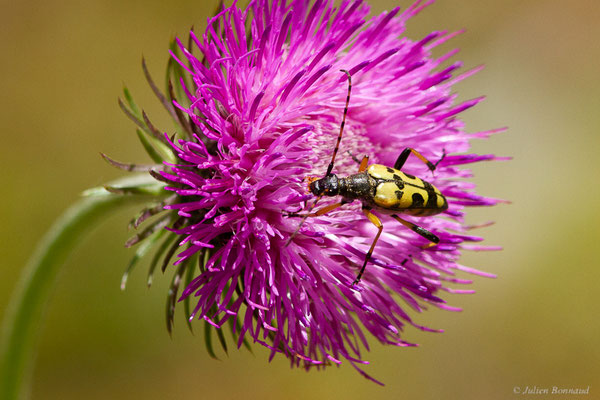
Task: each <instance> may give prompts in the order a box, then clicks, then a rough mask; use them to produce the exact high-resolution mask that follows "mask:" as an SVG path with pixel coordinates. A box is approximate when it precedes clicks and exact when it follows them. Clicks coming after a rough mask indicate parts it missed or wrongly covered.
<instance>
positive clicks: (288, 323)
mask: <svg viewBox="0 0 600 400" xmlns="http://www.w3.org/2000/svg"><path fill="white" fill-rule="evenodd" d="M431 2H432V1H417V2H416V3H414V4H413V5H412V6H410V7H408V8H407V9H406V10H403V11H402V10H400V8H399V7H398V8H395V9H393V10H392V11H390V12H387V13H383V14H381V15H379V16H375V17H372V18H368V17H367V14H368V12H369V8H368V6H367V4H366V3H365V2H364V1H361V0H356V1H343V2H342V4H341V5H340V7H339V8H338V9H335V8H334V6H333V1H325V0H317V1H315V2H312V4H311V2H309V1H308V0H294V1H291V2H290V4H287V2H286V1H282V0H272V1H267V0H252V1H250V4H249V5H248V7H247V8H245V9H240V8H238V6H237V5H236V4H235V3H234V4H233V5H232V6H231V7H229V8H224V9H223V10H222V11H220V12H219V13H218V14H217V15H216V16H215V17H213V18H211V19H210V20H209V21H208V25H207V29H206V32H205V33H204V34H203V35H202V37H198V36H196V35H195V34H194V32H192V33H191V34H190V39H191V40H190V43H189V44H188V45H187V46H186V45H184V44H182V43H181V42H179V41H178V49H177V48H173V49H172V55H173V57H174V58H175V59H177V61H178V62H179V64H180V65H181V67H182V68H184V69H185V72H182V73H181V76H180V82H179V83H180V84H181V87H182V88H183V90H184V92H185V96H184V97H181V96H180V97H179V98H178V99H177V100H176V101H175V102H174V104H175V108H171V109H170V110H171V113H172V114H177V115H178V116H179V121H181V123H182V126H183V128H184V129H183V130H184V132H187V134H185V135H184V136H183V138H179V139H177V138H175V137H173V138H168V137H167V139H168V140H167V141H165V142H166V143H168V145H169V146H170V147H171V150H172V151H173V153H174V155H175V156H176V157H175V161H174V162H167V163H165V167H164V169H163V170H162V171H161V172H160V174H158V173H156V172H153V176H154V177H155V178H157V179H159V180H161V181H163V182H167V186H166V187H165V189H166V190H167V191H170V192H173V193H174V194H175V196H172V197H171V198H170V200H169V201H166V202H165V203H162V204H161V207H162V206H164V208H165V209H166V210H172V211H171V212H170V214H169V215H170V216H171V219H167V220H165V222H163V225H165V224H166V223H167V222H170V223H171V225H170V227H169V228H168V229H169V230H170V231H171V232H173V233H174V234H175V236H177V239H176V242H175V245H174V247H173V248H172V249H173V250H172V252H171V254H173V253H174V252H175V250H176V249H177V248H178V247H183V248H184V249H183V250H182V251H180V252H179V254H178V258H179V259H178V260H177V261H176V262H175V264H176V265H180V266H184V265H187V264H186V263H188V262H189V261H190V260H191V259H192V258H194V257H199V256H201V257H200V267H201V273H200V274H199V275H198V276H196V277H193V276H192V274H193V273H194V272H191V271H193V268H189V269H188V276H189V279H188V281H189V282H187V287H186V288H185V289H184V290H183V293H182V295H181V299H185V301H187V302H189V300H190V298H193V299H194V301H196V305H195V307H194V308H193V309H191V310H189V311H190V312H189V317H190V318H191V319H192V318H197V319H203V320H205V321H207V322H208V323H209V324H211V325H212V326H214V327H217V328H221V327H222V326H223V325H224V324H225V323H226V322H228V321H229V322H232V321H233V322H234V323H232V325H231V326H232V330H233V332H234V335H235V336H236V338H238V346H241V345H242V343H243V341H244V340H246V339H250V340H251V341H254V342H258V343H260V344H262V345H264V346H265V347H267V348H269V349H270V350H271V352H272V354H271V357H273V356H274V355H275V354H276V353H282V354H284V355H285V356H286V357H289V359H290V361H291V364H292V365H293V366H304V367H307V368H308V367H310V366H314V365H316V366H320V365H327V364H331V363H335V364H341V363H342V361H343V360H346V361H348V362H349V363H350V364H352V365H353V366H354V367H356V368H357V370H359V371H360V372H361V373H362V374H363V375H365V376H367V377H369V376H368V375H366V374H365V373H364V372H363V371H362V370H361V369H360V368H359V367H358V365H360V364H366V362H365V361H364V360H363V359H362V354H361V343H362V346H364V347H365V348H366V349H368V343H367V340H366V337H365V331H368V332H369V333H371V334H372V335H373V336H374V337H375V338H376V339H377V340H379V341H380V342H381V343H385V344H392V345H396V346H413V344H411V343H408V342H406V341H404V340H402V338H401V332H402V331H403V330H404V327H405V326H406V325H412V326H414V327H417V328H418V329H422V330H426V331H433V330H432V329H429V328H426V327H423V326H420V325H418V324H416V323H415V322H414V321H413V319H412V318H411V317H410V316H409V315H408V313H407V312H406V311H405V310H404V309H403V307H402V306H401V304H400V299H401V300H403V301H404V302H406V303H407V304H408V305H410V307H411V308H412V309H413V310H416V311H421V310H422V309H423V308H424V305H425V304H432V305H435V306H437V307H440V308H446V309H453V308H452V307H450V306H448V305H446V303H445V301H444V300H443V299H442V298H440V296H439V292H440V291H449V292H468V291H466V290H465V291H460V290H453V289H449V288H447V287H445V284H446V283H469V281H467V280H461V279H457V278H455V272H456V271H457V270H461V271H467V272H470V273H475V274H480V275H485V276H490V275H489V274H484V273H481V272H478V271H476V270H474V269H471V268H467V267H464V266H462V265H460V264H458V263H457V260H458V259H459V256H460V252H461V250H462V249H475V250H477V249H485V247H483V246H479V245H469V244H468V243H470V242H479V241H480V240H482V239H481V238H479V237H476V236H472V235H469V234H467V233H466V230H467V227H466V226H465V225H464V224H463V215H464V211H465V207H466V206H489V205H494V204H496V203H498V202H499V201H498V200H495V199H490V198H487V197H483V196H480V195H477V194H475V193H474V191H473V189H474V185H473V184H472V183H470V182H468V181H466V180H465V179H464V178H469V177H470V176H471V173H470V172H469V171H468V170H466V169H459V166H461V165H464V164H469V163H473V162H478V161H484V160H493V159H496V157H494V156H493V155H483V156H481V155H475V154H464V153H466V152H468V150H469V141H470V140H471V139H473V138H484V137H487V136H488V135H490V134H492V133H495V132H498V131H499V130H496V131H487V132H479V133H475V134H467V133H466V132H465V130H464V124H463V122H462V121H461V120H460V119H458V118H457V116H458V114H459V113H460V112H462V111H464V110H466V109H468V108H470V107H472V106H474V105H476V104H477V103H478V102H479V101H481V100H482V98H476V99H473V100H470V101H466V102H464V103H460V104H456V101H455V98H456V94H453V93H452V92H451V89H452V85H453V84H455V83H456V82H458V81H460V80H462V79H464V78H466V77H468V76H470V75H472V74H474V73H475V72H477V70H478V69H479V68H475V69H473V70H470V71H467V72H463V73H462V74H460V75H457V76H454V75H453V74H454V73H455V71H456V70H457V69H458V68H459V67H460V66H461V64H460V63H459V62H455V63H453V64H450V65H449V66H445V64H446V62H447V60H448V59H449V58H450V57H451V56H453V55H454V54H455V53H456V51H451V52H449V53H448V54H445V55H443V56H441V57H438V58H434V57H433V56H432V54H431V52H432V49H433V48H434V47H436V46H438V45H440V44H442V43H444V42H446V41H447V40H449V39H450V38H452V37H453V36H455V33H446V32H433V33H431V34H429V35H427V36H426V37H424V38H422V39H420V40H418V41H413V40H410V39H408V38H405V37H402V34H403V32H404V29H405V23H406V22H407V20H408V19H409V18H411V17H413V16H415V15H416V14H417V13H419V12H420V11H421V10H422V9H423V8H424V7H425V6H427V5H428V4H430V3H431ZM181 54H183V55H181ZM342 69H344V70H348V71H349V73H350V75H351V76H352V83H353V86H352V95H351V100H350V106H349V109H348V113H347V119H346V124H345V128H344V129H345V130H344V136H343V139H342V141H341V145H340V149H339V154H338V156H337V158H336V163H335V167H334V169H333V172H334V173H335V174H337V175H339V176H346V175H351V174H354V173H356V172H357V169H358V166H357V164H356V162H355V161H354V160H353V158H352V156H351V154H353V155H356V156H358V157H362V156H363V155H369V156H370V162H371V163H377V164H383V165H388V166H393V165H394V161H395V159H396V157H398V155H399V154H400V152H401V151H402V150H403V149H404V148H407V147H410V148H414V149H416V150H417V151H419V152H420V153H421V154H422V155H423V156H425V157H426V158H427V159H429V160H432V161H433V162H435V161H437V160H440V159H441V158H442V155H443V154H444V153H446V154H447V156H446V157H445V158H443V160H441V162H440V163H439V165H438V166H437V169H436V170H435V173H434V174H433V173H431V171H429V169H428V167H427V166H426V165H425V164H424V163H422V162H421V161H420V160H419V159H418V158H416V157H414V156H412V157H409V158H408V161H407V162H406V164H405V165H404V167H403V168H402V170H403V171H404V172H406V173H409V174H412V175H416V176H419V177H421V178H423V179H425V180H427V181H428V182H431V183H432V184H434V185H435V186H436V187H437V188H439V190H440V191H441V192H442V193H443V195H444V196H445V197H446V198H447V200H448V209H447V210H446V211H445V212H443V213H442V214H440V215H438V216H430V217H418V218H417V217H410V216H408V217H406V219H407V220H409V221H411V222H414V223H415V224H418V225H419V226H421V227H423V228H425V229H427V230H428V231H430V232H432V233H433V234H435V235H436V236H437V237H439V239H440V242H439V244H437V245H436V246H433V247H430V248H427V249H424V248H423V247H424V245H426V244H427V243H428V242H427V240H426V239H424V238H423V237H421V236H419V235H417V234H416V233H415V232H413V231H411V230H410V229H407V228H406V227H404V226H403V225H401V224H399V223H398V222H397V221H395V220H394V219H391V218H389V217H387V216H386V215H384V214H381V213H378V210H377V209H375V210H374V212H375V213H376V214H377V215H379V216H380V217H381V220H382V223H383V225H384V229H383V234H382V235H381V237H380V239H379V241H378V242H377V245H376V247H375V250H374V253H373V256H372V257H371V259H370V260H369V263H368V265H367V267H366V271H365V273H364V275H363V277H362V280H361V281H360V283H359V284H357V285H352V283H353V281H354V280H355V279H356V276H357V274H358V271H359V270H360V267H361V266H362V264H363V262H364V259H365V254H366V253H367V251H368V250H369V247H370V246H371V243H372V242H373V238H374V236H375V234H376V232H377V229H376V227H375V226H373V224H372V223H370V222H369V220H368V219H366V218H365V216H364V215H363V213H362V212H361V204H360V202H359V201H356V202H354V203H351V204H347V205H344V206H343V207H341V208H338V209H336V210H334V211H331V212H329V213H327V214H325V215H322V216H319V217H315V218H308V219H306V221H305V223H304V224H303V225H302V229H301V230H300V232H299V233H298V234H297V235H295V236H294V237H293V239H292V240H291V241H290V243H289V245H286V242H288V240H290V238H291V236H292V234H293V233H294V232H295V231H296V229H297V228H298V226H299V223H300V218H295V217H293V214H294V213H297V212H302V210H304V212H306V210H307V209H308V208H309V207H310V205H311V204H312V203H313V202H314V199H315V196H314V195H312V194H311V193H308V192H307V185H306V177H309V176H315V177H322V176H324V175H325V171H326V169H327V165H328V163H329V161H330V160H331V156H332V152H333V150H334V147H335V145H336V139H337V136H338V132H339V129H340V123H341V119H342V115H343V111H344V108H345V104H346V94H347V90H348V83H347V77H346V75H345V74H344V73H342V72H340V70H342ZM171 94H173V90H171ZM171 98H176V97H175V96H171ZM169 107H170V104H167V108H169ZM182 115H185V116H186V117H185V118H182ZM144 119H145V121H146V122H147V123H148V124H149V121H147V119H146V117H145V116H144ZM457 153H462V154H457ZM337 201H339V200H338V199H336V198H325V197H324V198H323V199H322V200H321V201H320V202H319V205H320V206H319V207H318V208H320V207H323V206H326V205H328V204H333V203H336V202H337ZM156 212H158V210H156ZM146 214H149V213H148V212H146ZM290 214H291V215H292V216H290ZM138 236H139V235H138ZM142 236H143V235H142ZM165 243H166V242H165ZM167 247H168V244H167V243H166V244H164V246H163V248H164V249H166V248H167ZM164 249H163V250H164ZM167 260H168V258H167ZM167 262H168V261H167ZM184 270H185V268H183V269H181V268H180V269H179V270H178V272H177V274H176V278H177V279H179V280H178V281H177V285H178V284H179V281H180V280H181V279H182V275H183V271H184ZM175 292H176V290H175ZM235 322H237V324H236V323H235ZM369 378H370V377H369ZM371 379H372V378H371Z"/></svg>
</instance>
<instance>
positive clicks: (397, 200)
mask: <svg viewBox="0 0 600 400" xmlns="http://www.w3.org/2000/svg"><path fill="white" fill-rule="evenodd" d="M367 174H368V175H369V176H370V177H371V178H373V179H375V181H376V186H375V192H374V194H373V198H372V201H373V204H374V205H375V206H377V207H379V208H381V209H383V210H389V211H393V212H401V213H404V214H409V215H415V216H428V215H435V214H439V213H441V212H442V211H444V210H446V209H447V208H448V202H447V201H446V198H445V197H444V195H442V193H441V192H440V191H439V189H438V188H436V187H435V186H433V185H432V184H431V183H429V182H427V181H424V180H422V179H420V178H417V177H415V176H412V175H410V174H406V173H404V172H402V171H399V170H397V169H394V168H390V167H386V166H384V165H379V164H373V165H371V166H369V168H368V169H367Z"/></svg>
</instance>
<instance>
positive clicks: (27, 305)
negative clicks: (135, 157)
mask: <svg viewBox="0 0 600 400" xmlns="http://www.w3.org/2000/svg"><path fill="white" fill-rule="evenodd" d="M148 198H149V196H147V195H143V196H133V195H132V196H123V195H113V194H108V193H107V194H104V195H103V194H99V195H94V196H91V197H85V198H83V199H82V200H80V201H79V202H77V203H76V204H75V205H73V206H72V207H71V208H69V209H68V210H67V211H66V212H65V213H64V214H63V215H62V216H61V217H60V218H59V219H58V220H57V221H56V222H55V223H54V225H53V226H52V227H51V228H50V230H49V231H48V232H47V233H46V235H45V236H44V238H43V239H42V241H41V242H40V243H39V245H38V247H37V249H36V250H35V252H34V253H33V255H32V256H31V258H30V259H29V263H28V264H27V266H26V268H25V269H24V270H23V272H22V275H21V278H20V281H19V283H18V285H17V288H16V290H15V293H14V294H13V296H12V299H11V301H10V303H9V304H8V307H7V310H6V313H5V317H4V321H3V327H2V336H1V337H0V399H3V400H17V399H23V398H26V397H28V395H29V391H28V390H24V388H25V387H27V386H28V385H27V383H28V382H29V380H30V376H31V372H32V366H33V362H32V360H33V356H34V355H35V347H36V346H35V345H36V342H37V336H38V334H39V331H40V327H41V322H42V313H43V311H44V308H45V305H46V303H47V302H48V296H49V294H50V293H51V289H52V287H53V286H54V283H55V281H56V276H57V274H58V271H59V270H60V269H61V267H62V266H63V264H64V262H65V260H66V258H67V256H68V255H69V253H70V252H71V251H72V250H73V248H74V247H75V245H76V244H77V243H79V242H80V241H81V239H82V235H83V234H84V233H87V232H89V231H91V230H92V228H93V227H94V226H95V225H96V224H97V223H98V222H100V221H101V220H103V219H104V218H105V217H106V216H107V215H108V214H109V213H111V212H113V211H114V210H115V208H117V207H120V206H124V205H128V204H132V203H138V202H142V201H148ZM26 385H27V386H26Z"/></svg>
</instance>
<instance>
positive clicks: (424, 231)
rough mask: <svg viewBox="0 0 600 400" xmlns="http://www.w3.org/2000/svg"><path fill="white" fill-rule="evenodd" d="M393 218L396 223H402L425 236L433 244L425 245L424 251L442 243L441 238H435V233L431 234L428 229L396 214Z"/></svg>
mask: <svg viewBox="0 0 600 400" xmlns="http://www.w3.org/2000/svg"><path fill="white" fill-rule="evenodd" d="M391 217H392V218H394V219H395V220H396V221H398V222H400V223H401V224H402V225H404V226H405V227H407V228H408V229H410V230H412V231H413V232H415V233H418V234H419V235H421V236H423V237H424V238H425V239H427V240H429V241H430V242H431V243H428V244H426V245H424V246H423V247H422V248H423V249H428V248H429V247H432V246H435V245H436V244H438V243H439V242H440V238H439V237H437V236H435V235H434V234H433V233H431V232H429V231H428V230H427V229H425V228H421V227H420V226H419V225H415V224H413V223H412V222H408V221H406V220H404V219H402V218H400V217H399V216H397V215H396V214H392V215H391Z"/></svg>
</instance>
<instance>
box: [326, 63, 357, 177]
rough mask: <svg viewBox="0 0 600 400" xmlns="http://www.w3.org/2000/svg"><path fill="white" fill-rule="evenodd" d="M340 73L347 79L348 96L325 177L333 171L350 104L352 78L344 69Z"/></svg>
mask: <svg viewBox="0 0 600 400" xmlns="http://www.w3.org/2000/svg"><path fill="white" fill-rule="evenodd" d="M340 71H341V72H343V73H345V74H346V76H347V77H348V95H347V96H346V107H344V117H343V118H342V124H341V125H340V134H339V135H338V138H337V143H336V145H335V149H333V156H332V157H331V162H330V163H329V166H328V167H327V173H326V174H325V176H329V175H331V171H332V170H333V163H334V161H335V156H336V155H337V152H338V150H339V148H340V142H341V141H342V133H343V132H344V125H346V115H347V114H348V105H349V104H350V92H351V91H352V77H351V76H350V72H348V71H347V70H345V69H340Z"/></svg>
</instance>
